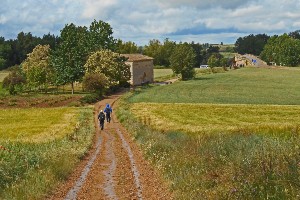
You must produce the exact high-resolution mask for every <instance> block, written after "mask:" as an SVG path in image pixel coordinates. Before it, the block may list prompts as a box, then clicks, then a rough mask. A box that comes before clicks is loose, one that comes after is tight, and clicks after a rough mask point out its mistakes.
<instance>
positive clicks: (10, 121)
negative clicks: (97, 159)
mask: <svg viewBox="0 0 300 200" xmlns="http://www.w3.org/2000/svg"><path fill="white" fill-rule="evenodd" d="M0 120H1V126H0V146H1V147H0V166H1V168H0V199H43V198H45V197H46V195H47V194H48V193H49V192H51V191H52V190H53V189H54V188H55V187H57V186H58V184H59V183H60V182H62V181H64V180H65V179H66V178H67V177H68V175H69V174H70V173H71V172H72V170H73V169H74V166H75V165H76V164H77V163H78V162H79V161H80V159H81V158H83V157H84V155H85V154H86V153H87V152H88V150H89V148H90V146H91V145H92V138H93V135H94V131H95V129H94V118H93V112H92V108H91V107H80V108H78V107H77V108H75V107H61V108H28V109H13V108H12V109H0Z"/></svg>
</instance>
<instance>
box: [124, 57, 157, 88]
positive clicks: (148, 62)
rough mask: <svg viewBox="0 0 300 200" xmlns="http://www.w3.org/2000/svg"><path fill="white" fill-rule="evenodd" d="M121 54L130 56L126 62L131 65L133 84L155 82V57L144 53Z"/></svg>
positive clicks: (131, 82)
mask: <svg viewBox="0 0 300 200" xmlns="http://www.w3.org/2000/svg"><path fill="white" fill-rule="evenodd" d="M121 56H124V57H125V58H128V60H127V61H126V62H125V63H126V64H127V65H129V66H130V72H131V78H130V84H131V85H133V86H135V85H142V84H144V83H152V82H153V80H154V75H153V58H151V57H149V56H145V55H142V54H121Z"/></svg>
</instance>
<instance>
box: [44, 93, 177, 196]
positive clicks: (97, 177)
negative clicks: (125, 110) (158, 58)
mask: <svg viewBox="0 0 300 200" xmlns="http://www.w3.org/2000/svg"><path fill="white" fill-rule="evenodd" d="M119 97H120V94H117V95H112V96H110V97H109V98H107V99H105V100H103V101H100V102H98V103H97V104H96V105H95V111H94V112H95V124H96V125H97V126H96V135H95V142H94V146H93V149H92V150H91V151H90V153H89V155H88V156H87V157H86V158H85V160H84V161H83V162H82V163H80V164H79V166H78V167H77V168H76V169H75V170H74V173H73V174H72V175H71V176H70V178H69V180H68V181H67V182H66V183H64V184H63V186H61V187H59V188H58V189H57V191H55V192H54V195H53V196H52V197H50V198H48V199H172V195H171V194H170V192H169V191H168V189H167V187H166V184H165V183H163V181H162V179H161V177H160V176H159V174H158V173H157V172H156V171H155V170H154V169H153V168H152V167H151V165H150V164H149V163H148V162H147V161H146V160H145V159H144V158H143V156H142V152H141V151H140V149H139V148H138V146H137V145H136V144H135V143H134V142H133V141H132V139H131V138H130V136H129V135H128V134H127V133H126V130H125V129H124V128H123V127H122V126H121V125H120V124H119V122H118V121H117V119H116V117H115V115H114V113H113V115H112V121H111V123H105V125H104V130H102V131H100V130H99V125H98V119H97V115H98V113H99V110H100V109H102V110H103V109H104V107H105V105H106V103H109V104H111V105H112V107H113V109H115V108H116V107H117V104H116V100H117V99H118V98H119Z"/></svg>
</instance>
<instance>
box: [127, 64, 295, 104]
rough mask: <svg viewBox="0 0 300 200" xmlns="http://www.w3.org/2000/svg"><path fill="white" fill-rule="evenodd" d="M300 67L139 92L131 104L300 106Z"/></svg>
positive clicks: (202, 78) (202, 77)
mask: <svg viewBox="0 0 300 200" xmlns="http://www.w3.org/2000/svg"><path fill="white" fill-rule="evenodd" d="M299 77H300V68H296V69H295V68H283V69H282V68H278V69H269V68H259V69H258V68H243V69H239V70H232V71H230V72H226V73H214V74H202V73H199V74H198V75H197V77H196V79H195V80H191V81H184V82H177V83H174V84H172V85H169V86H167V87H165V86H162V87H152V88H149V89H147V90H142V91H140V93H139V95H134V96H133V97H131V98H130V102H134V103H135V102H157V103H217V104H277V105H300V98H299V97H300V81H299Z"/></svg>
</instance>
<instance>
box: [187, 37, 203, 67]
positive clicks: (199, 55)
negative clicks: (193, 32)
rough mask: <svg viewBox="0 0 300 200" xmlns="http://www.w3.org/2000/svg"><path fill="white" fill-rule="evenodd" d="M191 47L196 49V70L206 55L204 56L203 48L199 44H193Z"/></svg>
mask: <svg viewBox="0 0 300 200" xmlns="http://www.w3.org/2000/svg"><path fill="white" fill-rule="evenodd" d="M190 45H191V47H192V48H193V49H194V51H195V54H196V61H195V66H194V67H195V68H196V67H199V66H200V65H201V63H202V62H203V59H204V54H203V46H202V45H201V44H199V43H195V42H192V43H191V44H190Z"/></svg>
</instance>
